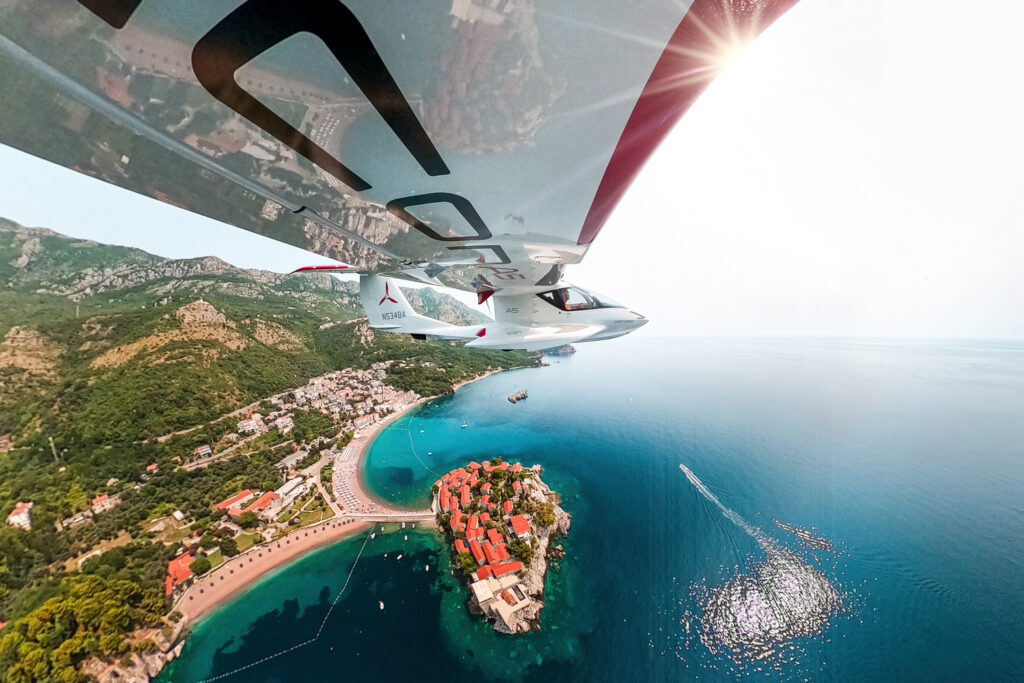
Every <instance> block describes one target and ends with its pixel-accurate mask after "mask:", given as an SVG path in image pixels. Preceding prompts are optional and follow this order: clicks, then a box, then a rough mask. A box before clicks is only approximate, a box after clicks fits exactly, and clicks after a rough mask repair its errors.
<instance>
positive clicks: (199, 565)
mask: <svg viewBox="0 0 1024 683" xmlns="http://www.w3.org/2000/svg"><path fill="white" fill-rule="evenodd" d="M210 567H211V565H210V558H208V557H206V556H205V555H204V556H203V557H197V558H196V559H194V560H193V561H192V564H190V565H189V566H188V568H189V569H191V570H192V571H193V572H195V573H196V574H197V575H201V574H205V573H206V572H208V571H210Z"/></svg>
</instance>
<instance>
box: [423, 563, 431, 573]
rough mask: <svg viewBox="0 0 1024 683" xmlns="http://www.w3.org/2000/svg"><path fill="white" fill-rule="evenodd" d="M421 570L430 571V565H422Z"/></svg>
mask: <svg viewBox="0 0 1024 683" xmlns="http://www.w3.org/2000/svg"><path fill="white" fill-rule="evenodd" d="M423 571H425V572H429V571H430V565H429V564H425V565H423Z"/></svg>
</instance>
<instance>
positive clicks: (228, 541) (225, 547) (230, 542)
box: [220, 537, 238, 557]
mask: <svg viewBox="0 0 1024 683" xmlns="http://www.w3.org/2000/svg"><path fill="white" fill-rule="evenodd" d="M220 551H221V552H222V553H224V555H225V556H226V557H234V556H235V555H237V554H238V541H236V540H235V539H233V538H231V537H226V538H222V539H221V541H220Z"/></svg>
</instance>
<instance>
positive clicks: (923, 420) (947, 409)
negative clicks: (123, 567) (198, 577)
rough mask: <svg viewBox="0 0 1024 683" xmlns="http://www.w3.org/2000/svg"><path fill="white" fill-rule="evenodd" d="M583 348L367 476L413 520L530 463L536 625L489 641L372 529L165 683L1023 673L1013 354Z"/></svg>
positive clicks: (864, 344)
mask: <svg viewBox="0 0 1024 683" xmlns="http://www.w3.org/2000/svg"><path fill="white" fill-rule="evenodd" d="M578 348H579V352H578V353H577V354H575V355H572V356H562V357H552V358H548V359H547V362H548V363H550V365H549V366H547V367H542V368H537V369H526V370H517V371H512V372H503V373H499V374H496V375H492V376H491V377H488V378H486V379H484V380H481V381H479V382H476V383H473V384H471V385H468V386H466V387H464V388H462V389H460V390H459V391H458V392H457V393H456V394H455V395H453V396H447V397H444V398H441V399H436V400H433V401H431V402H430V403H428V404H425V405H424V406H423V407H421V408H420V409H418V410H417V411H416V412H413V413H410V414H408V415H406V416H404V417H403V418H402V419H400V420H398V421H396V422H395V423H394V424H392V425H390V426H389V427H388V428H387V429H385V430H384V432H382V434H381V435H380V436H379V437H378V439H377V441H376V442H375V443H374V445H373V447H372V449H371V451H370V453H369V455H368V457H367V461H366V466H365V471H364V476H365V481H366V484H367V485H368V486H369V487H370V488H371V489H372V490H373V491H374V492H375V493H376V494H377V495H379V496H380V497H381V498H383V499H385V500H388V501H391V502H393V503H396V504H401V505H405V506H409V507H420V506H423V505H425V504H426V503H427V501H428V495H429V489H430V485H431V484H432V483H433V481H434V480H435V479H436V478H437V474H438V473H441V472H445V471H447V470H449V469H450V468H452V467H454V466H456V465H462V464H464V463H465V462H466V461H468V460H470V459H476V460H480V459H483V458H490V457H494V456H500V457H503V458H506V459H508V460H513V461H521V462H523V464H524V465H532V464H534V463H539V464H541V465H543V467H544V468H545V473H544V479H545V481H547V482H548V483H549V484H550V485H551V486H552V487H553V488H554V489H555V490H557V491H560V492H561V493H562V494H563V498H564V500H563V507H564V508H565V509H566V510H567V511H568V512H570V513H571V514H572V516H573V524H572V530H571V532H570V535H569V538H568V539H567V541H566V543H565V548H566V550H567V555H566V557H565V558H564V559H563V560H562V561H561V562H560V564H559V568H558V571H552V572H551V573H550V574H549V575H548V583H547V593H546V598H547V605H546V607H545V608H544V611H543V613H542V630H541V631H540V632H534V633H530V634H526V635H521V636H515V637H507V636H499V635H497V634H495V633H494V632H493V631H492V630H491V629H490V627H489V626H487V625H485V624H484V623H482V622H481V621H480V620H479V619H477V618H475V617H472V616H471V615H469V614H468V612H467V610H466V595H465V591H464V589H463V588H462V587H461V586H460V584H459V583H458V581H457V580H456V579H455V578H454V577H453V576H451V574H450V570H451V568H450V567H449V564H448V560H447V557H446V553H444V552H442V550H441V545H440V537H439V536H438V535H437V533H436V532H430V531H427V530H423V529H413V528H406V529H402V528H400V527H397V526H396V525H389V526H387V527H385V528H383V532H382V526H381V525H380V524H378V525H376V527H375V531H376V534H375V537H374V538H373V539H369V538H368V536H366V535H360V536H357V537H354V538H350V539H347V540H345V541H342V542H340V543H338V544H336V545H334V546H331V547H328V548H325V549H322V550H320V551H317V552H315V553H313V554H311V555H309V556H307V557H305V558H303V559H301V560H300V561H298V562H296V563H294V564H293V565H290V566H288V567H285V568H282V569H280V570H278V571H277V572H275V573H273V574H272V575H270V576H269V577H267V578H266V579H264V580H263V581H261V582H260V583H258V584H256V585H254V586H253V587H251V588H250V589H249V590H248V591H247V592H245V593H244V594H243V595H241V596H240V597H238V598H237V599H236V600H234V601H233V602H231V603H229V604H227V605H225V606H224V607H222V608H220V609H219V610H218V611H216V612H215V613H213V614H212V615H211V616H209V617H208V618H205V619H204V620H202V621H201V622H200V623H199V624H198V625H197V626H196V628H195V630H194V632H193V634H192V635H191V636H190V638H189V640H188V641H187V644H186V647H185V649H184V652H183V654H182V656H181V658H179V659H178V660H176V661H175V662H173V664H172V665H171V666H169V667H168V668H167V669H166V670H165V672H164V673H163V674H162V676H161V680H164V681H169V680H174V681H198V680H203V679H206V678H209V677H212V676H219V675H221V674H225V673H228V672H232V671H238V672H237V673H235V674H232V675H229V676H227V677H225V678H222V679H221V680H225V681H231V680H239V681H241V680H259V681H309V680H324V681H333V680H339V681H340V680H345V681H382V680H416V681H448V682H450V681H454V680H459V681H468V680H474V681H499V680H536V681H648V680H652V681H685V680H701V681H731V680H738V679H755V680H757V679H765V680H816V681H817V680H839V681H874V680H894V681H964V680H978V681H981V680H985V681H1001V680H1021V678H1022V677H1024V646H1022V643H1024V344H1022V343H1012V342H980V341H971V342H964V341H928V342H916V341H915V342H891V341H885V340H855V341H854V340H838V339H837V340H792V339H788V340H787V339H778V340H708V339H699V340H697V339H644V338H640V339H629V338H626V339H624V340H621V341H617V342H602V343H600V344H592V345H586V344H583V345H579V347H578ZM523 388H525V389H528V390H529V398H528V399H527V400H525V401H523V402H521V403H519V404H517V405H512V404H510V403H509V402H508V401H507V400H506V398H505V397H506V396H507V395H509V394H511V393H512V392H513V391H516V390H518V389H523ZM463 424H465V425H466V427H465V428H463V427H462V426H461V425H463ZM681 466H682V467H681ZM360 552H361V553H362V554H361V555H359V553H360ZM399 555H401V558H400V559H399ZM357 556H359V559H358V562H357V563H356V562H355V560H356V558H357ZM353 567H354V569H353ZM350 572H351V578H350V580H349V583H348V585H347V587H346V588H345V591H344V593H342V594H341V597H340V598H339V599H338V601H337V604H336V606H335V607H334V608H333V610H331V611H330V614H329V616H327V615H328V612H329V610H330V605H331V603H332V601H334V600H335V599H336V597H337V595H338V593H339V591H340V590H341V588H342V587H343V586H344V585H345V582H346V579H347V578H348V577H349V574H350ZM381 603H383V609H381ZM325 616H327V619H326V621H325V619H324V618H325ZM321 625H322V631H321V634H320V637H319V638H318V639H317V640H315V641H314V642H312V643H311V644H308V645H305V646H303V647H300V648H298V649H296V650H293V651H291V652H289V653H288V654H284V655H281V656H276V657H273V655H275V653H277V652H280V651H282V650H285V649H287V648H291V647H292V646H294V645H296V644H297V643H300V642H304V641H307V640H309V639H311V638H313V637H314V636H315V635H316V634H317V632H318V629H320V628H321ZM268 656H270V657H271V658H270V659H266V660H264V661H262V662H261V663H258V664H255V665H253V663H254V662H257V661H260V660H263V659H264V658H266V657H268ZM242 667H248V668H244V669H242ZM240 669H241V670H240Z"/></svg>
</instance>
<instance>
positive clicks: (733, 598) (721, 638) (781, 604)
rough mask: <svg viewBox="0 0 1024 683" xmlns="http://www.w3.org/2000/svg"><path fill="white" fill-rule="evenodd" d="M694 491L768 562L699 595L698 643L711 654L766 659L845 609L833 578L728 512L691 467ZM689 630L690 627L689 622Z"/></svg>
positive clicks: (703, 589)
mask: <svg viewBox="0 0 1024 683" xmlns="http://www.w3.org/2000/svg"><path fill="white" fill-rule="evenodd" d="M679 469H681V470H682V471H683V473H684V474H685V475H686V478H687V479H689V480H690V483H691V484H693V487H694V488H695V489H696V490H697V492H698V493H700V495H701V496H703V497H704V498H705V499H707V500H708V502H710V503H711V504H712V505H714V506H715V507H717V508H718V509H719V510H720V511H721V512H722V514H723V515H724V516H725V517H726V518H727V519H728V520H729V521H731V522H733V523H734V524H735V525H736V526H737V527H739V528H740V529H742V530H743V531H744V532H746V533H747V534H749V535H750V536H751V537H752V538H753V539H754V540H755V541H756V542H757V544H758V546H760V548H761V549H762V550H763V551H764V552H765V555H766V556H767V557H766V559H765V560H763V561H760V562H756V563H754V564H753V565H752V566H750V567H749V570H748V572H747V573H742V572H740V571H739V570H738V569H737V572H736V575H735V576H733V577H732V578H731V579H729V580H727V581H726V582H725V583H724V584H722V585H721V586H717V587H715V586H712V587H707V586H703V587H701V588H700V589H698V590H697V592H696V597H697V602H698V604H699V606H700V608H701V612H702V615H701V616H700V617H699V618H698V619H697V627H698V631H699V637H700V641H701V642H702V643H703V644H704V646H705V647H707V648H708V650H710V651H711V652H712V653H717V652H719V651H721V650H723V649H724V650H727V651H728V654H729V655H730V656H731V657H733V658H736V659H756V660H762V659H768V658H770V657H772V656H773V655H774V654H775V653H776V652H777V651H779V650H780V649H782V648H783V647H784V646H786V645H788V644H789V643H790V642H791V641H793V640H794V639H795V638H798V637H800V636H809V635H814V634H817V633H820V632H821V631H822V630H824V628H825V627H826V626H827V625H828V623H829V619H830V618H831V617H832V616H834V615H835V614H837V613H839V612H840V611H841V610H842V599H841V597H840V593H839V591H838V590H836V588H835V587H834V586H833V585H832V582H831V581H830V580H829V578H828V577H827V576H826V575H825V574H824V573H823V572H821V571H820V570H818V569H816V568H814V567H812V566H811V565H810V564H808V563H807V562H806V561H805V560H804V559H803V558H802V557H800V556H799V555H797V554H796V553H794V552H793V551H792V550H790V549H788V548H785V547H783V546H782V545H780V544H779V543H777V542H776V541H775V540H774V539H772V538H771V537H769V536H768V535H767V534H765V533H764V532H763V531H762V530H761V529H759V528H757V527H755V526H753V525H752V524H750V523H749V522H747V521H746V520H745V519H743V518H742V517H740V516H739V515H738V514H737V513H736V512H735V511H733V510H731V509H729V508H728V507H726V506H725V505H724V504H723V503H722V502H721V501H720V500H719V499H718V497H717V496H716V495H715V494H714V493H712V492H711V490H710V489H708V487H707V486H706V485H705V484H704V482H702V481H701V480H700V479H698V478H697V475H695V474H694V473H693V472H692V471H691V470H690V469H689V468H688V467H686V466H685V465H680V466H679ZM687 628H689V622H687Z"/></svg>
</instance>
